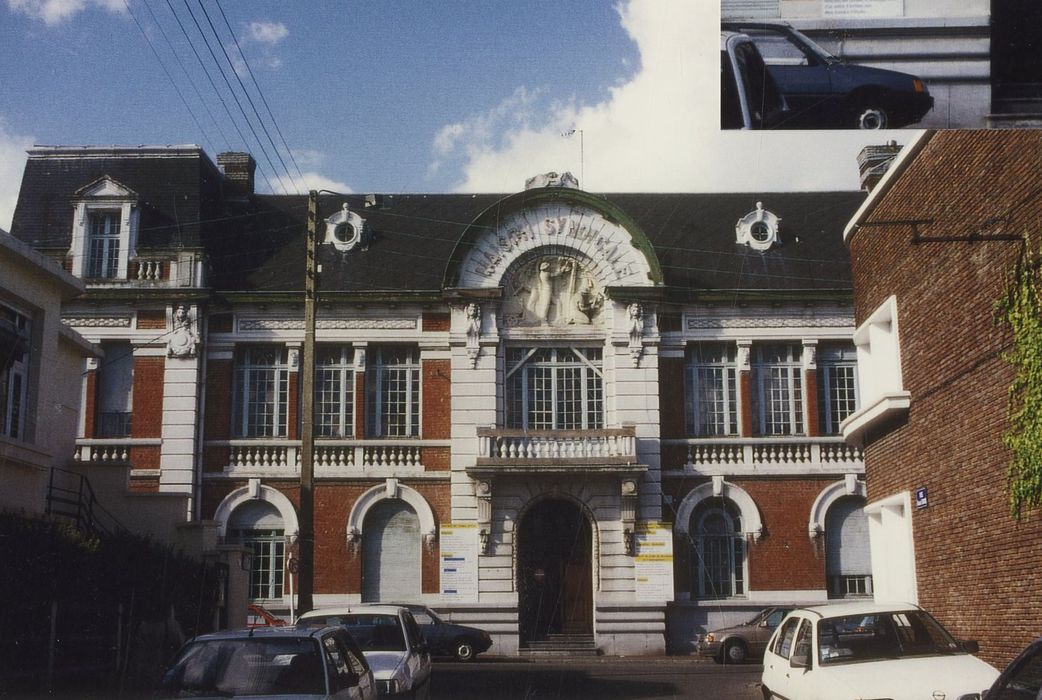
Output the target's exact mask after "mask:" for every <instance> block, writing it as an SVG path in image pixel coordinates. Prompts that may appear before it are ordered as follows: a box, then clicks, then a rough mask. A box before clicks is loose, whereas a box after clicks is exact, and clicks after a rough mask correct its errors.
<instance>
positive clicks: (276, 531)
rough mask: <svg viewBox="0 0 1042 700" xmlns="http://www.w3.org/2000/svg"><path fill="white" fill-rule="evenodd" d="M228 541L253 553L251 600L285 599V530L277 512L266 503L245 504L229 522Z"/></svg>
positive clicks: (253, 502) (234, 513)
mask: <svg viewBox="0 0 1042 700" xmlns="http://www.w3.org/2000/svg"><path fill="white" fill-rule="evenodd" d="M227 532H228V534H227V541H228V542H230V543H236V544H241V545H243V546H245V547H248V548H249V549H251V550H253V565H252V568H251V569H250V598H251V599H253V600H271V599H275V598H282V586H283V572H284V569H285V558H286V537H285V534H286V531H285V525H284V523H283V522H282V516H281V515H280V514H279V511H278V509H277V508H276V507H275V506H274V505H272V504H271V503H269V502H267V501H260V500H253V501H246V502H245V503H243V504H242V505H240V506H238V507H237V508H236V509H235V510H234V511H232V515H231V517H230V518H229V519H228V529H227Z"/></svg>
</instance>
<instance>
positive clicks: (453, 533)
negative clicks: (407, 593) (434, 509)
mask: <svg viewBox="0 0 1042 700" xmlns="http://www.w3.org/2000/svg"><path fill="white" fill-rule="evenodd" d="M439 542H440V545H441V547H440V549H441V559H440V563H441V576H440V578H441V595H442V598H443V599H445V600H458V601H471V602H473V601H476V600H477V599H478V525H477V523H444V524H442V526H441V528H440V532H439Z"/></svg>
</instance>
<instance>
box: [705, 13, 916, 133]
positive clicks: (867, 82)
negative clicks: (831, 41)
mask: <svg viewBox="0 0 1042 700" xmlns="http://www.w3.org/2000/svg"><path fill="white" fill-rule="evenodd" d="M721 26H722V28H723V29H725V30H729V31H736V32H741V33H743V34H746V35H747V36H749V37H750V38H751V39H752V41H753V42H754V43H755V44H756V47H757V49H759V52H760V55H761V56H762V57H763V61H764V63H765V64H766V65H767V70H768V72H769V73H770V75H771V77H772V78H773V79H774V82H775V83H776V84H777V86H778V89H779V90H780V91H781V93H782V95H783V96H784V97H785V101H786V103H787V105H788V113H787V115H786V117H785V119H784V120H783V121H782V122H780V123H777V124H775V125H774V127H775V128H794V129H800V128H835V129H886V128H894V127H901V126H908V125H910V124H915V123H917V122H919V121H920V120H921V119H922V118H923V117H924V116H925V115H926V113H927V112H929V111H930V110H931V109H932V108H933V97H932V96H931V95H930V93H929V91H928V90H927V88H926V85H925V84H924V83H923V81H922V80H920V79H919V78H918V77H916V76H914V75H910V74H908V73H901V72H898V71H892V70H884V69H882V68H872V67H870V66H859V65H856V64H852V63H846V62H844V61H843V60H841V59H839V58H837V57H835V56H833V55H832V54H830V53H829V52H828V51H826V50H825V49H823V48H821V47H820V46H818V45H817V44H815V43H814V42H813V41H811V40H810V39H809V38H807V37H806V36H804V35H803V34H801V33H800V32H798V31H797V30H795V29H793V28H792V27H790V26H789V25H787V24H765V23H760V22H723V23H722V25H721Z"/></svg>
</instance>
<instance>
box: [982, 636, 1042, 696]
mask: <svg viewBox="0 0 1042 700" xmlns="http://www.w3.org/2000/svg"><path fill="white" fill-rule="evenodd" d="M984 697H985V698H987V700H1039V698H1042V637H1040V638H1038V639H1036V640H1035V641H1033V642H1031V644H1029V645H1028V647H1027V649H1025V650H1024V651H1022V652H1020V655H1019V656H1018V657H1017V658H1015V659H1013V662H1012V663H1010V665H1009V666H1007V667H1006V668H1005V670H1003V672H1002V673H1001V674H999V677H998V678H996V679H995V682H994V683H993V684H992V686H991V688H990V689H989V690H988V692H987V693H986V694H985V695H984Z"/></svg>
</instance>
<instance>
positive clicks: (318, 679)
mask: <svg viewBox="0 0 1042 700" xmlns="http://www.w3.org/2000/svg"><path fill="white" fill-rule="evenodd" d="M244 695H249V696H263V697H293V698H315V700H318V699H319V698H323V699H330V700H331V699H333V698H337V699H343V700H375V698H376V696H377V689H376V682H375V681H374V679H373V673H372V671H371V670H370V668H369V664H368V663H367V662H366V660H365V657H364V656H363V654H362V651H361V650H360V649H359V648H358V645H357V644H356V643H355V641H354V639H353V638H352V637H351V635H350V634H349V633H348V632H347V630H345V629H343V628H342V627H322V628H317V629H316V628H305V627H256V628H253V629H247V630H237V631H228V632H215V633H213V634H204V635H200V636H198V637H195V638H194V639H191V640H189V641H188V643H186V644H185V645H184V646H183V647H182V648H181V651H180V652H179V653H178V656H177V661H175V662H174V665H173V666H172V667H171V668H170V670H168V671H167V672H166V673H165V674H164V675H163V679H162V681H161V683H160V686H159V689H158V692H157V697H160V698H183V697H194V698H230V697H237V696H244Z"/></svg>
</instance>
